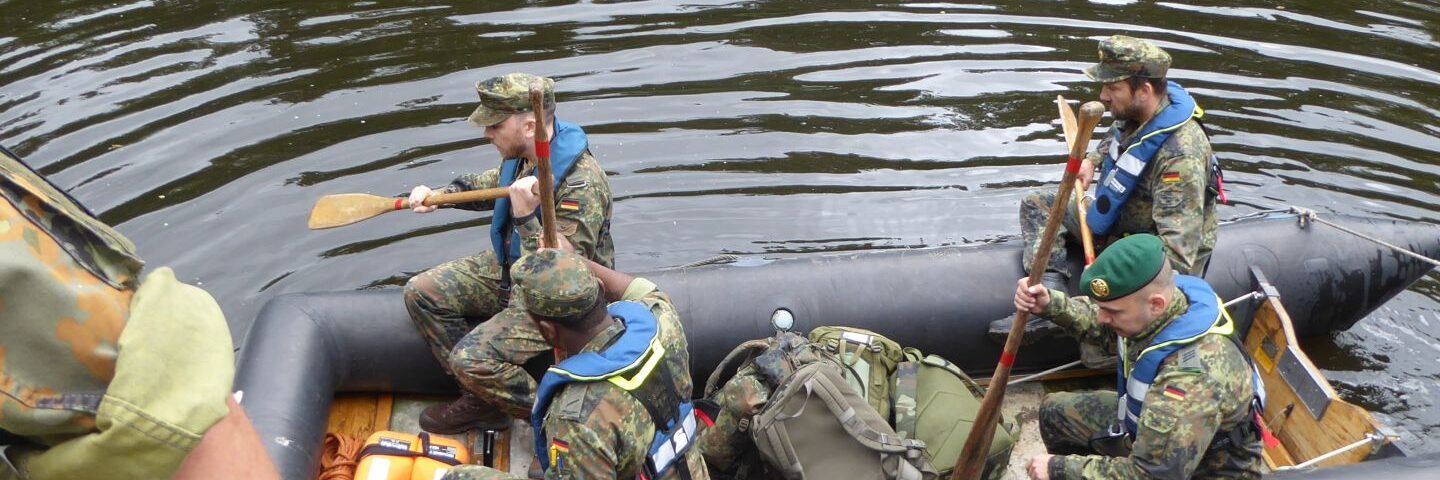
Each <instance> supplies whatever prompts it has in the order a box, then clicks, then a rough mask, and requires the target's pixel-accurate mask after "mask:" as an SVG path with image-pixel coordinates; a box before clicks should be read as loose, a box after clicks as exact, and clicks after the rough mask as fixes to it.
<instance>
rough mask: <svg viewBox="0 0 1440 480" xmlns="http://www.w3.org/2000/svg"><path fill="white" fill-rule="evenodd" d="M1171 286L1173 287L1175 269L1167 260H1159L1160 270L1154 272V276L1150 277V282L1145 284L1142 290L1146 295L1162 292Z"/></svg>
mask: <svg viewBox="0 0 1440 480" xmlns="http://www.w3.org/2000/svg"><path fill="white" fill-rule="evenodd" d="M1172 288H1175V269H1174V268H1173V267H1171V266H1170V262H1169V261H1168V260H1167V261H1164V262H1161V264H1160V271H1159V272H1158V273H1156V274H1155V278H1152V279H1150V283H1147V284H1145V287H1144V290H1145V294H1146V295H1147V296H1148V295H1150V294H1154V293H1164V292H1166V291H1168V290H1170V289H1172Z"/></svg>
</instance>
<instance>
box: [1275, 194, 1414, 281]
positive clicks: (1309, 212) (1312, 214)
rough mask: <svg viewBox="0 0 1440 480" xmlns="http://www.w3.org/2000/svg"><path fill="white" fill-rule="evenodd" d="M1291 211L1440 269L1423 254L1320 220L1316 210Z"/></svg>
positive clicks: (1305, 218) (1300, 209)
mask: <svg viewBox="0 0 1440 480" xmlns="http://www.w3.org/2000/svg"><path fill="white" fill-rule="evenodd" d="M1290 211H1291V212H1295V214H1297V215H1300V218H1301V220H1302V221H1309V220H1313V221H1316V222H1319V223H1322V224H1325V225H1329V226H1331V227H1335V228H1336V229H1338V230H1340V231H1342V232H1345V233H1348V234H1351V235H1354V236H1357V237H1360V238H1363V239H1366V240H1369V241H1372V242H1375V243H1378V244H1381V245H1384V246H1386V247H1390V248H1391V249H1393V250H1395V251H1397V252H1400V253H1403V254H1406V255H1409V256H1412V257H1415V258H1417V259H1420V260H1421V261H1424V262H1427V263H1429V264H1431V265H1434V266H1437V267H1440V260H1436V259H1433V258H1430V257H1427V256H1424V255H1421V254H1418V253H1415V252H1412V251H1410V250H1407V249H1405V248H1403V247H1400V246H1398V245H1394V244H1391V243H1389V242H1386V241H1384V240H1381V239H1378V238H1375V237H1372V236H1369V235H1366V234H1363V233H1360V232H1357V231H1354V230H1351V229H1348V228H1345V227H1342V226H1339V225H1336V224H1334V223H1331V222H1330V221H1329V220H1326V219H1323V218H1320V217H1319V216H1318V215H1315V211H1314V210H1310V209H1308V208H1300V207H1290Z"/></svg>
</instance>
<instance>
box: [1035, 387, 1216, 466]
mask: <svg viewBox="0 0 1440 480" xmlns="http://www.w3.org/2000/svg"><path fill="white" fill-rule="evenodd" d="M1212 383H1213V382H1211V381H1210V380H1209V377H1207V376H1205V375H1203V374H1201V373H1200V372H1196V371H1191V370H1182V369H1177V368H1162V369H1161V372H1160V374H1159V375H1158V376H1157V377H1156V378H1155V383H1154V384H1153V386H1152V387H1151V388H1150V391H1149V392H1148V393H1146V394H1145V410H1144V411H1143V412H1141V413H1140V421H1139V426H1140V431H1139V432H1138V433H1137V434H1136V436H1135V443H1134V445H1133V446H1132V447H1131V451H1130V456H1129V457H1105V456H1098V455H1089V456H1065V457H1064V465H1065V472H1064V474H1063V475H1062V476H1060V478H1064V479H1079V478H1095V479H1112V478H1113V479H1129V478H1136V479H1139V478H1174V479H1185V478H1190V475H1191V474H1192V473H1194V471H1195V469H1196V467H1198V466H1199V465H1200V461H1201V459H1203V458H1204V455H1205V450H1206V448H1208V447H1209V446H1210V441H1211V440H1212V439H1213V438H1214V437H1215V432H1217V431H1218V430H1219V428H1220V424H1221V421H1222V418H1221V414H1220V410H1219V408H1218V406H1219V405H1222V404H1223V402H1224V399H1223V398H1221V397H1220V394H1219V393H1220V392H1221V391H1222V389H1221V388H1219V387H1218V386H1216V385H1213V384H1212ZM1052 473H1053V472H1052Z"/></svg>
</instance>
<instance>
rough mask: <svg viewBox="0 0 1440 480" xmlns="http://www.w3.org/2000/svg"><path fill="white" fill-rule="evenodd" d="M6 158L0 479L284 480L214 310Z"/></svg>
mask: <svg viewBox="0 0 1440 480" xmlns="http://www.w3.org/2000/svg"><path fill="white" fill-rule="evenodd" d="M143 266H144V263H143V262H142V261H141V260H140V258H139V257H138V256H136V255H135V247H134V245H133V244H131V243H130V241H129V240H128V239H126V238H125V237H124V236H121V235H120V234H119V233H118V232H116V231H115V230H113V229H111V228H110V227H109V226H107V225H105V224H104V223H101V222H100V221H99V220H97V219H96V218H95V217H94V216H93V215H91V214H90V212H89V211H88V210H86V209H85V208H84V207H83V206H81V205H80V204H79V203H77V202H75V201H74V200H73V199H71V198H70V197H69V196H68V195H66V194H65V193H64V192H62V191H61V190H59V189H57V188H55V187H54V186H53V185H51V184H50V183H48V182H47V181H46V180H45V179H44V178H42V177H41V176H40V175H38V174H36V173H35V172H34V171H32V170H30V168H29V167H27V166H26V165H24V164H23V163H21V162H20V161H19V159H18V158H16V157H14V155H13V154H11V153H10V152H9V151H8V150H5V149H3V148H0V479H6V480H8V479H12V478H25V479H28V480H46V479H65V480H85V479H100V478H177V479H182V478H183V479H189V478H215V475H216V472H221V471H223V472H226V473H227V474H231V475H235V478H257V479H264V478H276V472H275V470H274V467H273V466H271V465H270V462H269V460H268V458H267V457H266V456H265V453H264V451H263V450H262V447H261V445H260V440H259V437H258V436H257V435H256V434H255V431H254V429H253V428H252V427H251V426H250V423H249V421H248V420H245V417H244V413H243V412H242V411H241V410H240V408H239V406H238V405H237V404H236V403H235V401H234V400H233V399H231V398H230V383H231V380H232V378H233V377H234V372H235V370H234V357H233V353H232V352H233V350H232V346H231V342H230V331H229V327H227V326H226V323H225V317H224V315H223V314H222V313H221V312H220V307H219V305H216V303H215V300H214V299H212V298H211V297H210V295H209V294H207V293H205V291H204V290H201V289H199V288H196V287H193V286H189V285H185V284H183V283H180V282H178V281H177V280H176V279H175V274H174V273H173V272H171V271H170V269H168V268H164V267H161V268H157V269H155V270H154V271H153V272H151V273H150V274H148V275H146V276H145V277H144V279H143V281H142V280H141V276H140V273H141V269H142V267H143Z"/></svg>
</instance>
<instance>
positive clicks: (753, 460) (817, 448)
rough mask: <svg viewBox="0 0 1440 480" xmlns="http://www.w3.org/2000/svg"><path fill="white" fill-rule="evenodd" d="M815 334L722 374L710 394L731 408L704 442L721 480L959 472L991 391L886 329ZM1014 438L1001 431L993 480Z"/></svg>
mask: <svg viewBox="0 0 1440 480" xmlns="http://www.w3.org/2000/svg"><path fill="white" fill-rule="evenodd" d="M809 337H810V338H808V339H807V338H805V337H801V336H800V335H797V334H794V333H790V332H780V333H778V334H777V335H776V336H775V337H771V338H768V339H762V340H752V341H749V342H746V343H745V344H742V345H741V346H740V347H738V348H736V349H735V350H734V351H732V352H731V354H730V355H728V356H727V357H726V358H725V360H724V361H722V362H721V365H720V366H719V367H718V368H717V369H716V370H715V372H713V373H712V374H711V376H710V379H709V381H708V382H707V384H706V388H705V396H706V398H708V399H710V400H713V401H715V402H716V403H718V404H719V405H720V412H719V413H718V414H717V416H716V417H717V418H716V421H715V426H714V427H712V428H710V429H707V430H705V431H704V432H702V434H701V439H700V442H699V444H700V448H701V452H702V453H703V454H704V455H705V460H706V463H707V464H708V465H709V466H710V467H711V469H712V471H713V472H714V473H716V474H717V476H721V477H724V476H726V475H732V476H733V477H734V478H744V477H752V476H763V477H767V478H771V477H778V478H788V479H797V478H887V479H900V478H915V479H930V478H936V477H939V476H943V475H947V474H948V471H949V470H950V469H951V468H952V467H953V464H954V462H955V459H956V458H957V457H958V456H959V450H960V447H961V444H963V443H964V441H965V438H966V436H967V435H968V434H969V431H970V427H971V425H972V423H973V421H974V417H975V414H976V412H977V410H978V409H979V403H980V402H979V399H980V397H982V396H983V389H981V388H980V387H979V386H978V385H976V384H975V383H974V382H973V381H971V380H970V378H969V377H967V376H965V374H964V372H962V371H961V370H960V369H959V368H958V367H956V366H955V365H953V364H951V363H950V362H948V361H946V360H944V359H942V358H940V357H938V356H934V355H930V356H926V355H924V354H922V353H921V352H920V351H918V350H916V349H913V348H910V349H906V348H902V347H900V346H899V345H898V344H896V343H895V342H894V341H891V340H890V339H888V338H885V337H884V336H882V335H879V334H877V333H874V332H870V331H867V330H862V329H854V328H848V327H821V328H817V329H815V330H814V331H812V332H811V333H810V336H809ZM737 365H738V367H737ZM732 371H733V372H734V375H733V376H732V377H729V381H727V382H724V383H723V387H722V386H721V385H722V383H721V379H723V378H725V375H727V374H729V373H730V372H732ZM882 408H883V411H885V412H886V413H885V414H881V413H880V411H881V410H882ZM1002 427H1003V425H1002ZM1014 441H1015V440H1014V437H1013V435H1012V433H1011V431H1010V429H1009V428H1008V427H1007V428H997V429H996V433H995V440H994V441H993V443H992V444H991V454H990V457H989V458H988V459H987V465H986V472H987V474H988V476H989V478H999V476H1000V472H1003V470H1004V469H1005V467H1006V466H1007V464H1008V462H1009V455H1010V450H1011V448H1012V447H1013V445H1014Z"/></svg>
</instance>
